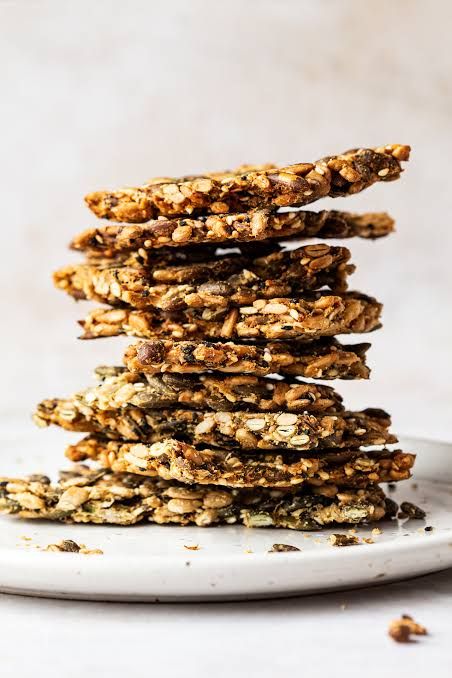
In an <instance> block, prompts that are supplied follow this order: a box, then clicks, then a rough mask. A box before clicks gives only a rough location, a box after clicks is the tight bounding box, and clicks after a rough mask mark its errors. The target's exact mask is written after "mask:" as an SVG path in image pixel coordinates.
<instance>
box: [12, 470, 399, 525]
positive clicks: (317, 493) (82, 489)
mask: <svg viewBox="0 0 452 678" xmlns="http://www.w3.org/2000/svg"><path fill="white" fill-rule="evenodd" d="M394 510H397V506H396V505H395V504H394V502H392V501H387V500H386V497H385V495H384V492H383V491H382V490H381V489H380V488H379V487H378V486H377V485H370V486H369V487H366V488H365V489H353V488H342V489H341V490H340V491H337V492H336V493H335V494H334V493H332V492H331V486H328V487H327V486H322V485H321V486H319V487H312V488H310V491H309V493H307V492H305V491H303V489H302V490H300V489H299V488H298V490H295V491H294V490H293V489H292V490H287V489H285V490H277V489H274V488H273V489H266V488H258V489H245V488H243V489H232V488H230V489H225V488H221V489H219V488H218V487H216V486H209V485H192V486H190V487H187V486H186V485H182V484H179V483H177V482H175V481H166V480H163V479H162V478H147V477H145V476H141V475H134V474H130V473H112V472H109V471H107V470H100V471H91V470H89V469H87V468H86V467H84V466H82V465H78V466H76V467H74V469H72V470H71V471H65V472H63V473H61V474H60V481H59V483H57V484H55V485H52V484H51V482H50V479H49V478H47V477H46V476H42V475H39V476H38V475H34V476H29V477H28V478H0V512H1V513H7V514H12V515H15V516H17V517H19V518H23V519H26V520H29V519H44V520H53V521H62V522H65V523H85V524H86V523H94V524H111V525H134V524H136V523H140V522H151V523H157V524H160V525H172V524H176V525H191V524H195V525H198V526H199V527H207V526H211V525H217V524H226V525H233V524H243V525H245V526H246V527H284V528H290V529H293V530H318V529H321V528H322V527H326V526H328V525H331V524H342V523H349V524H354V525H357V524H361V523H367V522H374V521H378V520H381V519H383V518H389V517H392V516H393V515H394Z"/></svg>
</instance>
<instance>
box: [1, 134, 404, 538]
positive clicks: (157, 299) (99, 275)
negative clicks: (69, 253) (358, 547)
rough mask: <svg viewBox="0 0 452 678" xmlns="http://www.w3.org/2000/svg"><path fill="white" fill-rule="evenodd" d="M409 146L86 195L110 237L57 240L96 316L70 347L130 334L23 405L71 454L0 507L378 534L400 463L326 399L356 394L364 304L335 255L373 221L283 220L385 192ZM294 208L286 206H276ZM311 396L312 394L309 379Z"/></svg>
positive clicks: (337, 402) (315, 215) (373, 324)
mask: <svg viewBox="0 0 452 678" xmlns="http://www.w3.org/2000/svg"><path fill="white" fill-rule="evenodd" d="M409 151H410V149H409V147H408V146H402V145H389V146H383V147H380V148H375V149H355V150H352V151H348V152H346V153H343V154H342V155H338V156H330V157H326V158H322V159H321V160H318V161H317V162H314V163H300V164H297V165H291V166H288V167H282V168H280V167H276V166H274V165H265V166H243V167H240V168H238V169H237V170H235V171H232V172H227V173H212V174H206V175H203V176H187V177H183V178H179V179H172V178H157V179H153V180H151V181H149V182H148V183H147V184H145V185H144V186H141V187H139V188H130V189H122V190H118V191H114V192H106V191H100V192H96V193H92V194H90V195H88V196H87V197H86V202H87V204H88V207H89V208H90V209H91V210H92V211H93V212H94V214H96V216H98V217H100V218H103V219H106V220H108V221H109V222H122V223H119V224H116V223H107V224H106V225H100V226H98V227H95V228H91V229H89V230H87V231H85V232H83V233H81V234H80V235H78V236H76V237H75V238H74V240H73V241H72V243H71V247H72V249H74V250H77V251H79V252H83V253H84V255H85V257H86V259H85V261H84V262H83V263H81V264H77V265H73V266H66V267H65V268H62V269H61V270H59V271H57V272H56V273H55V275H54V280H55V284H56V286H57V287H58V288H60V289H62V290H64V291H65V292H67V293H68V294H69V295H71V296H72V297H74V298H75V299H77V300H80V299H86V300H93V301H96V302H99V303H101V304H104V306H103V307H101V308H96V309H94V310H92V311H91V312H90V313H88V315H87V316H86V317H85V318H84V319H83V320H82V321H81V326H82V328H83V335H82V338H84V339H95V338H100V337H111V336H116V335H121V334H125V335H128V336H131V337H138V339H139V341H137V342H135V343H133V344H132V345H130V346H129V347H128V348H127V350H126V352H125V355H124V360H123V366H121V367H114V366H113V367H108V366H107V367H100V368H99V369H98V370H97V380H98V383H97V384H96V385H94V386H92V387H90V388H87V389H85V390H83V391H80V392H79V393H76V394H75V395H73V396H72V397H70V398H68V399H51V400H45V401H43V402H42V403H40V404H39V405H38V408H37V412H36V414H35V420H36V422H37V423H38V424H39V425H42V426H47V425H50V424H56V425H58V426H61V427H63V428H65V429H67V430H70V431H80V432H83V433H85V434H87V437H85V438H83V439H82V440H80V441H79V442H78V443H76V444H75V445H71V446H70V447H69V448H68V450H67V453H66V454H67V456H68V457H69V459H71V460H72V461H74V462H76V463H77V465H76V466H75V467H74V469H73V470H71V471H69V472H64V473H63V474H62V476H61V479H60V482H59V484H58V485H56V486H54V485H51V484H50V481H49V479H48V478H47V477H46V476H31V477H29V478H28V479H24V480H5V481H4V482H3V484H2V486H1V488H0V507H1V508H2V509H3V510H4V511H6V512H11V513H18V514H19V515H20V516H23V517H26V518H30V517H39V518H41V517H43V518H49V519H55V520H64V521H75V522H94V523H115V524H121V525H126V524H133V523H136V522H139V521H151V522H155V523H160V524H165V523H177V524H179V525H187V524H190V523H195V524H196V525H200V526H204V525H213V524H234V523H243V524H244V525H246V526H248V527H268V526H274V527H287V528H293V529H300V530H312V529H319V528H321V527H323V526H328V525H331V524H338V523H345V524H359V523H365V522H369V521H377V520H380V519H382V518H385V517H391V516H393V515H394V514H395V512H396V511H397V506H396V505H395V503H394V502H393V501H391V500H389V499H388V498H387V497H386V496H385V494H384V491H383V489H382V488H381V487H380V484H381V483H386V482H388V481H391V482H395V481H400V480H404V479H406V478H408V477H409V476H410V471H411V468H412V466H413V462H414V456H413V455H412V454H408V453H404V452H402V451H400V450H393V449H388V448H387V446H388V445H392V444H393V443H396V442H397V438H396V437H395V436H394V435H393V434H392V433H391V432H390V431H389V427H390V423H391V422H390V417H389V415H388V414H387V413H386V412H384V411H383V410H381V409H375V408H372V409H370V408H368V409H363V410H362V411H350V410H347V409H346V408H345V406H344V404H343V401H342V397H341V396H340V394H339V393H338V392H337V391H336V390H334V389H333V388H332V387H331V385H330V382H331V380H335V379H367V378H368V377H369V367H368V366H367V364H366V353H367V350H368V348H369V344H368V343H356V342H354V341H353V339H354V338H353V339H352V338H351V337H350V338H349V340H348V341H347V342H346V343H343V341H342V340H341V341H339V340H338V339H337V338H336V337H337V335H356V334H364V333H369V332H372V331H373V330H376V329H377V328H379V327H380V322H381V320H380V316H381V310H382V306H381V304H380V303H379V302H378V301H377V300H376V299H374V298H373V297H370V296H367V295H366V294H362V293H361V292H355V291H350V290H349V287H348V282H349V276H350V275H351V274H352V273H353V271H354V268H355V267H354V266H353V264H352V263H351V262H350V251H349V250H348V248H347V247H344V246H343V245H342V244H340V245H337V244H334V245H333V244H329V242H328V241H331V240H332V239H334V240H335V241H337V240H339V241H341V240H348V239H350V238H353V237H358V238H365V239H375V238H379V237H382V236H385V235H387V234H389V233H391V231H392V230H393V220H392V219H391V218H390V217H389V216H388V215H387V214H385V213H375V214H374V213H373V214H353V213H348V212H339V211H325V210H324V211H321V212H313V211H307V210H303V209H299V208H300V207H303V206H305V205H307V204H309V203H312V202H314V201H316V200H317V199H319V198H322V197H326V196H330V197H337V196H348V195H352V194H354V193H358V192H360V191H362V190H363V189H365V188H367V187H369V186H371V185H372V184H374V183H376V182H380V181H384V182H388V181H393V180H395V179H398V178H399V176H400V174H401V171H402V167H401V163H402V161H406V160H408V158H409ZM294 208H296V209H294ZM312 379H316V380H319V382H318V383H317V382H314V381H311V380H312ZM82 462H87V463H82Z"/></svg>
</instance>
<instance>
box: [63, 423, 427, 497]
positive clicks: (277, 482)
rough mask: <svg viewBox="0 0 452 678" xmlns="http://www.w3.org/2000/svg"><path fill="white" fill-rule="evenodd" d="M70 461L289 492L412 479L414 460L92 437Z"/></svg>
mask: <svg viewBox="0 0 452 678" xmlns="http://www.w3.org/2000/svg"><path fill="white" fill-rule="evenodd" d="M307 454H309V453H307ZM66 456H67V457H68V458H69V459H71V460H72V461H76V462H80V461H85V460H87V459H91V460H94V461H96V462H98V463H99V464H100V465H101V466H102V467H103V468H109V469H111V470H112V471H118V472H122V473H138V474H143V475H149V476H154V475H159V476H160V477H162V478H165V479H166V480H178V481H180V482H182V483H188V484H193V483H199V484H209V485H222V486H225V487H290V486H292V485H298V486H299V485H301V484H303V483H304V484H308V485H314V486H318V485H323V484H331V485H333V488H334V486H342V487H343V486H348V487H367V486H368V485H369V484H371V483H384V482H395V481H399V480H405V479H407V478H409V477H410V475H411V474H410V469H411V468H412V466H413V464H414V459H415V457H414V455H412V454H405V453H403V452H401V451H400V450H397V451H394V452H390V451H389V450H387V449H383V450H379V451H368V452H364V451H362V450H341V451H340V452H331V451H328V450H327V451H324V450H319V451H316V453H315V456H302V455H301V454H300V453H299V452H285V453H284V454H281V453H275V452H250V453H248V452H238V451H236V450H234V451H231V450H223V449H215V448H212V449H198V448H197V447H195V446H194V445H191V444H189V443H184V442H181V441H179V440H174V439H165V440H162V441H161V442H157V443H154V444H152V445H146V444H144V443H141V442H140V443H123V442H119V441H116V440H114V441H113V440H106V439H104V438H102V437H95V436H90V437H87V438H85V439H83V440H81V441H80V442H78V443H76V444H75V445H70V446H69V447H68V448H67V451H66Z"/></svg>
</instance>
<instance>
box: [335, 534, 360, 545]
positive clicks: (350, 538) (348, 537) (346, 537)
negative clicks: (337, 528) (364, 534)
mask: <svg viewBox="0 0 452 678" xmlns="http://www.w3.org/2000/svg"><path fill="white" fill-rule="evenodd" d="M329 541H330V544H331V546H354V545H355V544H359V539H358V537H355V536H354V535H352V534H332V535H331V536H330V538H329Z"/></svg>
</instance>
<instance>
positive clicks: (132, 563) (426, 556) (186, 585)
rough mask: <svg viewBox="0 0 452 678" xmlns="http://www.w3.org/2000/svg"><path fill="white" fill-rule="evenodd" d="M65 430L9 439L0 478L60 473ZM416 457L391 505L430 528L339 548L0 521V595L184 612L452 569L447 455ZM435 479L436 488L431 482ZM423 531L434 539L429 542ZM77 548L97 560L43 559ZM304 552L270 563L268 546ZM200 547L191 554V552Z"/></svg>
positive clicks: (409, 527) (396, 525)
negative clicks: (63, 547)
mask: <svg viewBox="0 0 452 678" xmlns="http://www.w3.org/2000/svg"><path fill="white" fill-rule="evenodd" d="M63 436H64V434H63V433H62V432H60V431H46V432H44V433H41V434H40V433H39V432H38V431H33V432H31V433H30V434H28V433H27V434H26V435H25V434H24V436H23V437H22V438H21V439H18V438H17V436H16V437H15V438H14V439H13V438H12V437H8V436H4V438H3V450H2V453H3V454H2V468H1V470H0V475H23V474H26V473H29V472H43V471H45V472H47V473H48V472H49V469H50V470H52V469H55V470H56V469H57V467H58V463H57V462H58V460H59V461H60V465H61V466H64V462H63V464H61V448H62V447H63V446H64V444H65V442H67V437H63ZM402 444H403V446H404V449H406V450H407V451H416V452H417V453H418V464H417V471H416V475H415V478H414V479H413V480H412V481H411V480H410V481H406V482H405V483H401V485H400V488H399V489H397V490H396V491H395V492H393V493H391V495H390V496H392V497H393V498H395V499H396V500H397V501H403V500H409V501H413V502H414V503H416V504H418V505H420V506H422V507H423V508H424V509H425V510H426V511H427V513H428V515H427V519H426V521H422V520H410V521H404V522H402V521H392V522H384V523H380V524H379V526H380V528H381V529H382V534H380V535H371V528H359V529H358V530H357V532H356V534H357V535H358V536H360V537H372V539H373V540H374V543H373V544H365V543H363V544H360V545H359V546H352V547H345V548H335V547H332V546H330V544H329V543H328V535H329V534H331V532H341V533H344V532H346V529H344V528H340V527H339V528H336V529H334V530H325V531H319V532H309V533H300V532H295V531H292V530H271V529H259V530H250V529H246V528H242V527H216V528H215V527H213V528H198V527H185V528H181V527H175V526H173V527H164V526H156V525H151V524H145V525H138V526H135V527H124V528H118V527H114V526H112V527H103V526H91V525H63V524H54V523H44V522H37V521H19V520H17V519H16V518H14V517H10V516H2V517H0V591H2V592H8V593H19V594H23V595H38V596H48V597H55V598H79V599H86V600H128V601H165V600H166V601H169V600H172V601H187V600H208V599H243V598H259V597H262V598H263V597H277V596H287V595H296V594H307V593H314V592H318V591H326V590H334V589H341V588H352V587H359V586H364V585H366V586H368V585H372V584H381V583H383V582H385V581H393V580H396V579H404V578H408V577H413V576H416V575H420V574H425V573H428V572H434V571H436V570H441V569H443V568H446V567H450V566H452V473H451V471H450V470H449V466H450V463H449V459H450V455H451V454H452V445H450V444H443V443H435V442H430V441H425V440H414V439H408V438H406V439H404V440H402ZM436 479H441V482H438V481H437V480H436ZM427 525H431V526H433V528H434V529H433V530H432V531H427V532H426V531H425V530H424V527H426V526H427ZM62 539H73V540H74V541H76V542H77V543H83V544H86V546H87V548H90V549H102V551H103V552H104V553H103V555H81V554H72V553H53V552H42V551H41V550H39V548H37V547H41V548H45V546H47V545H48V544H51V543H55V542H59V541H61V540H62ZM275 542H277V543H284V544H292V545H294V546H297V547H298V548H300V549H301V551H300V552H291V553H267V551H268V549H269V548H270V547H271V546H272V544H273V543H275ZM195 545H197V546H198V547H199V548H198V550H189V549H187V548H185V547H186V546H195Z"/></svg>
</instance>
